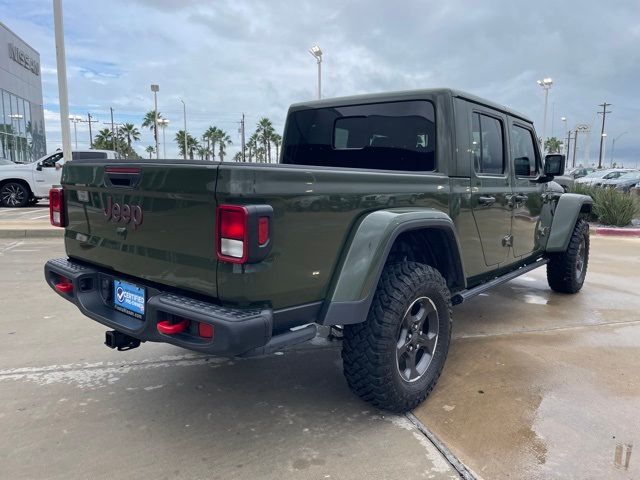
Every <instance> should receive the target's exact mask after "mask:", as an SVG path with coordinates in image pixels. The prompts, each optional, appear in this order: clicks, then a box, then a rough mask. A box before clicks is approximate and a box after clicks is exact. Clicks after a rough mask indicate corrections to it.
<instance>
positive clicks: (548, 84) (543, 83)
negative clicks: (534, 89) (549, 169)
mask: <svg viewBox="0 0 640 480" xmlns="http://www.w3.org/2000/svg"><path fill="white" fill-rule="evenodd" d="M538 85H540V86H541V87H542V88H543V89H544V119H543V120H542V151H543V152H544V142H545V140H546V135H547V104H548V103H549V89H550V88H551V86H552V85H553V80H552V79H551V78H549V77H547V78H543V79H542V80H538Z"/></svg>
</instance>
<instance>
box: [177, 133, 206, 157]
mask: <svg viewBox="0 0 640 480" xmlns="http://www.w3.org/2000/svg"><path fill="white" fill-rule="evenodd" d="M186 135H187V154H188V155H189V158H190V159H192V160H193V155H194V153H195V150H196V148H197V147H198V145H200V144H199V143H198V140H196V139H195V138H194V137H193V136H191V134H189V133H187V134H186ZM184 137H185V131H184V130H178V133H176V136H175V141H176V143H177V144H178V150H179V151H180V155H181V156H183V157H184Z"/></svg>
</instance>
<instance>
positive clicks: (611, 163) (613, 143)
mask: <svg viewBox="0 0 640 480" xmlns="http://www.w3.org/2000/svg"><path fill="white" fill-rule="evenodd" d="M625 133H629V132H622V133H621V134H620V135H618V136H617V137H616V138H614V139H613V142H612V145H611V158H610V159H609V164H610V165H611V168H613V152H614V151H615V148H616V140H618V139H619V138H620V137H621V136H623V135H624V134H625Z"/></svg>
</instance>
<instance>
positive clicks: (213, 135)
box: [202, 126, 222, 160]
mask: <svg viewBox="0 0 640 480" xmlns="http://www.w3.org/2000/svg"><path fill="white" fill-rule="evenodd" d="M221 133H222V130H220V129H219V128H218V127H215V126H211V127H209V128H207V129H206V130H205V132H204V133H203V134H202V139H203V140H206V142H207V147H208V148H209V151H210V152H211V154H212V158H211V159H212V160H215V159H216V143H217V142H218V140H219V139H220V134H221ZM207 160H209V157H208V156H207Z"/></svg>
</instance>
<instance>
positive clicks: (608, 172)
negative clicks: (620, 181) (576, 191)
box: [574, 168, 634, 187]
mask: <svg viewBox="0 0 640 480" xmlns="http://www.w3.org/2000/svg"><path fill="white" fill-rule="evenodd" d="M633 170H634V169H632V168H606V169H602V170H596V171H595V172H591V173H590V174H589V175H587V176H584V177H582V178H578V179H577V180H575V182H574V183H575V184H579V185H582V186H585V187H599V186H600V185H602V182H603V181H604V180H613V179H616V178H618V177H620V176H622V175H624V174H625V173H628V172H632V171H633Z"/></svg>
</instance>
